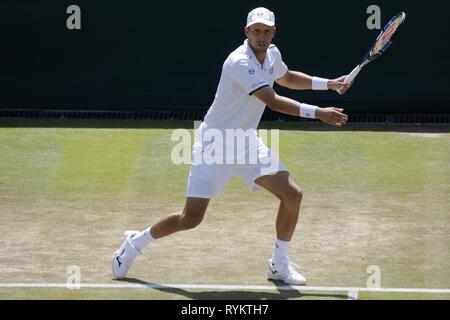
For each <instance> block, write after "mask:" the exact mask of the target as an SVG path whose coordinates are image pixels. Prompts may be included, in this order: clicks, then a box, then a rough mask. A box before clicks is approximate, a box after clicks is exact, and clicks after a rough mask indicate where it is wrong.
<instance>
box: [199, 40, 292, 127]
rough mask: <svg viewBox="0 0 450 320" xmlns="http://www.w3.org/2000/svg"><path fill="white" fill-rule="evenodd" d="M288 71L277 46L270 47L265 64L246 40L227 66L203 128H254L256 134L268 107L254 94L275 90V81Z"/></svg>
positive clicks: (223, 68) (230, 57) (234, 52)
mask: <svg viewBox="0 0 450 320" xmlns="http://www.w3.org/2000/svg"><path fill="white" fill-rule="evenodd" d="M287 71H288V68H287V66H286V65H285V64H284V62H283V60H282V58H281V53H280V51H279V50H278V48H277V47H276V46H275V45H273V44H271V45H270V46H269V48H268V49H267V55H266V59H265V60H264V64H263V65H261V64H260V63H259V61H258V59H256V56H255V54H254V53H253V50H252V49H251V47H250V46H249V44H248V40H245V41H244V44H243V45H242V46H240V47H239V48H237V49H236V50H235V51H233V52H232V53H231V54H230V55H229V56H228V58H227V59H226V60H225V63H224V64H223V67H222V75H221V77H220V82H219V86H218V88H217V92H216V96H215V99H214V102H213V104H212V105H211V107H210V108H209V110H208V113H207V114H206V116H205V118H204V121H203V123H202V125H201V126H202V129H203V130H204V129H208V128H215V129H219V130H220V131H225V130H226V129H243V130H245V131H246V130H248V129H254V130H255V132H256V128H257V127H258V124H259V121H260V120H261V116H262V114H263V112H264V108H265V104H264V102H262V101H261V100H259V99H258V98H256V97H255V96H253V95H252V93H253V92H255V91H256V90H258V89H260V88H262V87H265V86H271V87H272V86H273V83H274V82H275V80H277V79H279V78H282V77H283V76H284V75H285V74H286V72H287Z"/></svg>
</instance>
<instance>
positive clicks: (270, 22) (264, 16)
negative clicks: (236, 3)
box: [246, 7, 275, 27]
mask: <svg viewBox="0 0 450 320" xmlns="http://www.w3.org/2000/svg"><path fill="white" fill-rule="evenodd" d="M255 23H262V24H265V25H267V26H269V27H273V26H275V14H274V13H273V12H272V11H270V10H268V9H266V8H263V7H260V8H256V9H253V10H252V11H250V12H249V13H248V16H247V25H246V27H250V26H251V25H252V24H255Z"/></svg>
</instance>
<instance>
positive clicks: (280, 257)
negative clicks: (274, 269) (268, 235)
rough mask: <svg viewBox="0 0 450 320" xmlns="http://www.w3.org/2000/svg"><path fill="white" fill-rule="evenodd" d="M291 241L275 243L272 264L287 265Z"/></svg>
mask: <svg viewBox="0 0 450 320" xmlns="http://www.w3.org/2000/svg"><path fill="white" fill-rule="evenodd" d="M290 243H291V242H290V241H282V240H278V239H277V241H276V242H275V246H274V248H273V255H272V262H273V263H287V262H288V250H289V244H290Z"/></svg>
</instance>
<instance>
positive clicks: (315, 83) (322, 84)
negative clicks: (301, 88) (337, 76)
mask: <svg viewBox="0 0 450 320" xmlns="http://www.w3.org/2000/svg"><path fill="white" fill-rule="evenodd" d="M328 81H330V79H324V78H319V77H313V78H312V89H313V90H328Z"/></svg>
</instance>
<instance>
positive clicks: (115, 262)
mask: <svg viewBox="0 0 450 320" xmlns="http://www.w3.org/2000/svg"><path fill="white" fill-rule="evenodd" d="M138 233H139V231H134V230H128V231H125V232H124V234H123V236H122V240H123V241H122V245H121V246H120V248H119V250H117V251H116V252H115V253H114V256H113V259H112V271H113V273H114V275H115V276H116V278H117V279H123V278H125V276H126V274H127V272H128V270H129V269H130V267H131V265H132V264H133V261H134V259H135V258H136V257H137V256H138V255H140V254H141V251H139V250H138V249H137V248H135V247H134V246H133V245H132V244H131V241H130V240H131V238H133V237H134V236H135V235H136V234H138Z"/></svg>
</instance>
